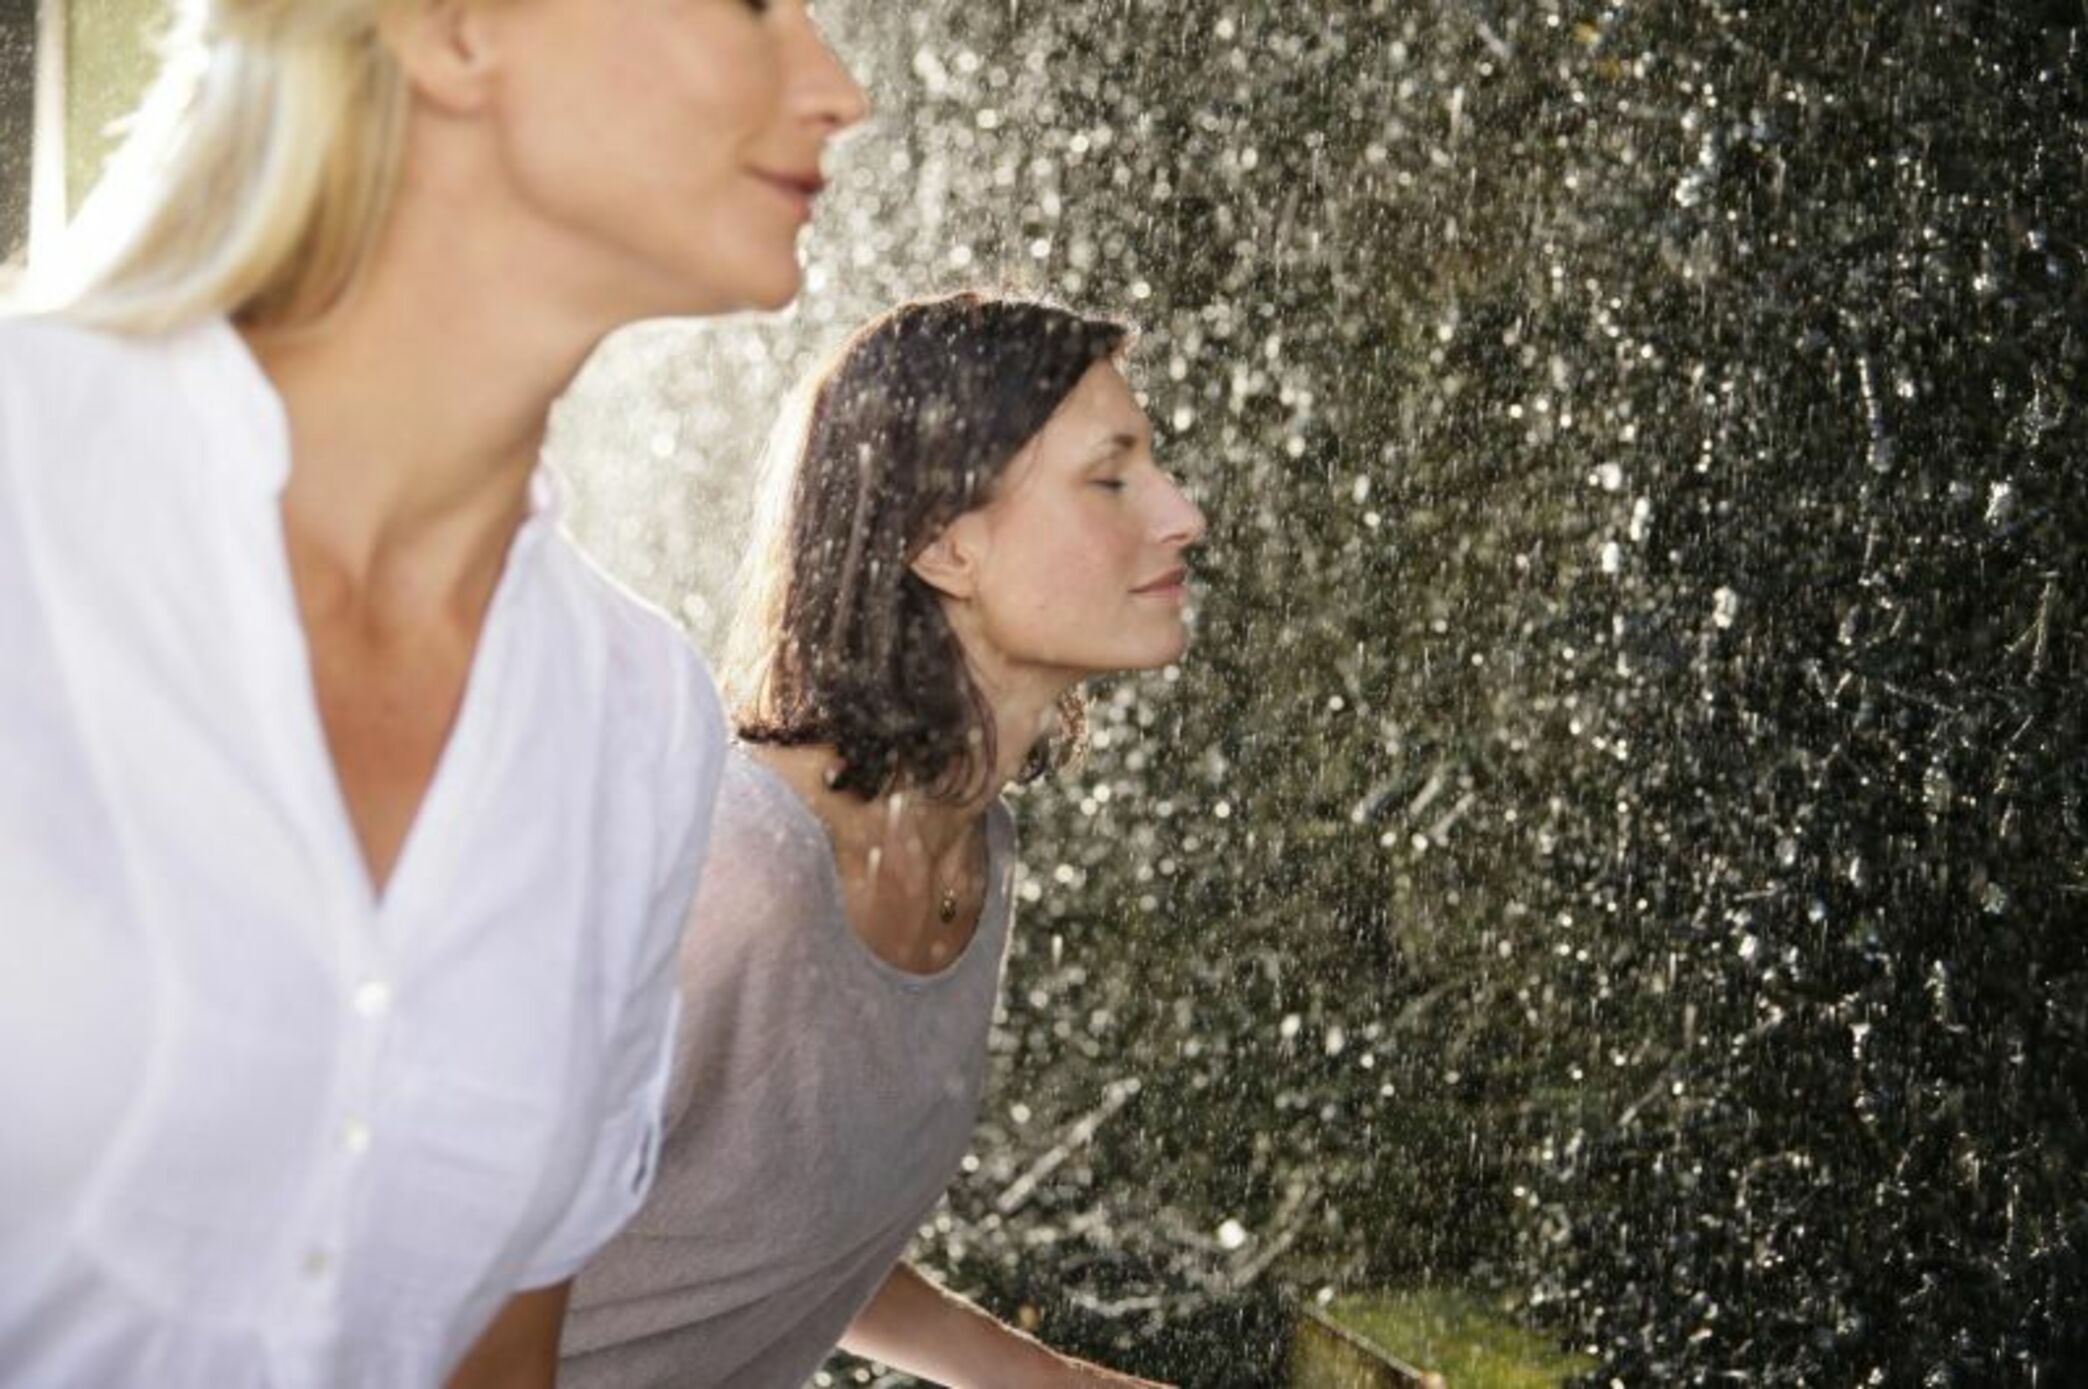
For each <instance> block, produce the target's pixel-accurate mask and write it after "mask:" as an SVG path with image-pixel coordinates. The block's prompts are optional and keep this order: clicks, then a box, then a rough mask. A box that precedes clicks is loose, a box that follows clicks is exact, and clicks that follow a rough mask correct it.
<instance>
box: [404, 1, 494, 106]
mask: <svg viewBox="0 0 2088 1389" xmlns="http://www.w3.org/2000/svg"><path fill="white" fill-rule="evenodd" d="M491 29H492V14H491V11H490V9H489V7H488V6H486V5H483V4H476V3H473V0H421V3H418V4H412V5H393V6H387V7H386V9H385V11H384V15H383V18H382V19H380V20H379V21H378V33H379V35H380V37H381V38H382V39H383V41H384V46H385V47H386V48H387V49H389V50H391V55H392V58H393V59H394V60H395V61H396V62H397V63H398V65H399V68H400V70H401V71H403V72H404V73H405V74H406V84H407V86H408V87H410V88H412V90H413V92H414V94H415V95H416V96H418V97H419V98H420V99H421V100H423V101H425V102H427V103H429V104H430V105H432V106H435V107H436V108H437V109H439V110H443V111H447V112H449V113H451V114H453V115H469V114H471V113H473V112H476V111H479V110H481V109H483V108H484V106H485V104H486V102H487V101H488V100H489V98H490V96H491V94H492V90H493V73H494V67H495V63H494V56H493V55H494V45H493V41H492V32H491Z"/></svg>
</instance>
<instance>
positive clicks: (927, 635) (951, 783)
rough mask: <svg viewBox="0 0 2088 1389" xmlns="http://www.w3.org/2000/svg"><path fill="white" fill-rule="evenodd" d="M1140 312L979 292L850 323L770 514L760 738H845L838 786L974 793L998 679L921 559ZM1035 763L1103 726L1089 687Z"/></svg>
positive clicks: (746, 616) (1041, 764)
mask: <svg viewBox="0 0 2088 1389" xmlns="http://www.w3.org/2000/svg"><path fill="white" fill-rule="evenodd" d="M1130 337H1131V330H1130V329H1129V328H1128V327H1127V326H1125V325H1124V324H1121V323H1117V322H1113V321H1110V320H1106V319H1099V318H1088V317H1085V316H1083V315H1080V314H1077V313H1073V312H1071V311H1069V310H1066V309H1062V308H1058V307H1056V306H1054V305H1051V304H1045V303H1038V302H1034V301H1030V300H1023V299H1010V298H998V297H991V296H987V295H982V294H978V293H974V292H966V293H961V294H954V295H950V296H948V297H946V298H939V299H924V300H915V301H912V302H909V303H906V304H901V305H900V306H899V307H897V308H895V309H893V310H891V311H890V312H888V313H886V314H884V315H882V316H880V317H878V318H876V319H873V320H872V321H871V322H869V323H868V324H865V325H864V326H863V327H862V328H860V329H858V330H857V331H856V332H855V334H854V335H853V336H851V337H850V338H849V340H848V341H847V343H845V344H844V345H843V346H842V348H841V350H840V351H839V352H838V353H837V354H836V355H835V357H834V358H833V360H832V361H831V362H829V363H828V364H827V366H826V367H825V369H824V370H822V371H821V372H820V373H819V374H818V375H817V376H816V377H815V378H814V379H813V382H812V389H811V394H810V399H809V402H808V403H807V404H806V406H805V407H804V409H803V412H802V415H801V416H800V417H799V420H800V421H801V424H802V430H803V435H802V440H801V442H799V443H797V444H796V446H795V447H784V448H779V449H778V451H777V452H776V453H775V455H774V456H772V458H771V460H770V466H771V467H774V468H780V469H782V470H783V471H782V473H781V474H780V475H778V476H774V477H772V478H771V479H770V490H769V493H768V497H767V500H766V504H765V506H764V508H763V511H764V513H765V514H763V515H762V516H760V517H758V518H757V522H756V549H755V550H754V552H753V556H752V561H751V567H750V572H749V574H748V575H747V582H746V583H745V584H744V585H743V592H744V594H745V602H744V606H743V607H742V609H741V611H740V614H739V617H738V620H737V621H736V623H735V624H734V631H733V634H732V641H731V648H732V656H731V658H730V660H729V662H728V666H729V669H728V683H729V684H730V685H731V687H732V690H731V697H732V699H733V718H734V722H735V723H736V724H737V726H738V728H739V733H740V736H741V737H742V738H745V739H747V740H749V741H750V742H759V743H778V744H785V745H805V744H827V745H831V746H832V747H833V748H834V749H835V750H836V752H838V753H839V754H840V761H841V766H840V770H839V772H838V774H837V775H836V776H835V777H834V778H833V780H832V785H833V786H834V787H835V788H836V789H837V790H846V791H850V792H853V793H854V794H856V795H858V796H861V797H863V798H864V799H865V800H868V799H872V798H874V797H877V796H880V795H883V794H885V793H886V792H888V791H890V790H892V789H894V788H896V787H902V786H918V787H922V788H925V789H926V790H927V791H928V792H929V793H930V794H931V795H937V796H945V797H961V796H964V795H967V794H971V793H972V792H974V791H975V790H976V789H978V788H979V787H980V786H981V784H982V782H983V780H984V779H985V778H986V777H987V776H988V775H990V772H991V768H992V766H993V764H994V760H995V757H996V751H995V748H994V724H993V719H992V717H991V712H990V710H989V709H988V707H987V704H986V700H985V696H984V695H983V694H982V693H981V692H980V690H979V687H978V684H977V682H976V681H975V680H974V679H973V677H972V672H971V670H970V668H969V667H968V666H967V665H966V663H965V657H964V651H963V649H962V647H961V645H960V644H959V642H958V640H957V636H956V633H955V632H953V631H952V630H951V629H950V625H949V623H948V621H947V620H946V619H945V618H944V616H943V610H942V600H941V598H940V597H939V595H938V594H937V593H936V592H935V590H934V589H932V588H931V587H929V585H927V584H926V583H924V582H923V581H922V580H921V579H920V578H919V577H918V576H917V575H915V574H914V572H913V570H912V568H911V564H912V561H913V560H914V558H915V557H916V556H917V555H918V554H919V553H920V551H921V550H922V548H923V547H925V546H926V545H927V544H928V543H929V542H930V541H931V540H933V539H934V538H935V537H936V536H937V535H938V534H939V533H940V532H941V531H942V529H943V527H945V526H947V525H949V524H950V522H952V521H954V520H955V519H956V518H957V517H959V516H961V515H963V514H964V513H965V512H967V511H970V510H972V509H973V508H974V507H977V506H980V505H982V504H983V503H984V502H986V501H987V500H988V499H989V498H990V497H991V496H992V494H993V490H994V487H995V485H996V484H997V483H998V482H999V481H1000V478H1001V476H1002V474H1003V473H1004V472H1005V471H1006V469H1007V466H1008V464H1009V463H1010V462H1011V461H1012V460H1013V459H1014V458H1015V456H1016V455H1017V454H1018V453H1020V452H1021V450H1022V447H1023V445H1025V444H1027V443H1028V442H1029V441H1030V440H1031V439H1032V438H1034V437H1035V436H1036V435H1037V433H1038V431H1040V430H1041V429H1043V427H1044V424H1045V422H1046V421H1047V420H1049V419H1050V418H1051V416H1052V414H1053V413H1054V412H1055V411H1056V410H1057V409H1058V407H1059V405H1060V404H1061V403H1062V402H1063V401H1064V400H1065V399H1066V397H1067V396H1068V395H1069V394H1071V393H1072V390H1073V388H1074V386H1075V385H1076V384H1077V383H1078V382H1079V381H1080V379H1081V377H1082V376H1084V375H1086V374H1087V371H1088V369H1089V368H1090V367H1092V366H1094V365H1095V364H1096V363H1098V362H1105V361H1110V360H1113V359H1114V358H1115V357H1116V356H1117V355H1118V354H1120V353H1121V352H1122V351H1123V350H1124V348H1125V346H1126V344H1127V343H1128V342H1129V341H1130ZM1059 714H1060V718H1059V725H1060V726H1059V728H1058V730H1057V731H1056V733H1054V734H1052V735H1050V736H1047V737H1045V738H1043V739H1041V740H1040V741H1039V743H1038V745H1037V747H1035V748H1033V749H1032V750H1031V755H1030V759H1029V761H1028V763H1027V764H1026V765H1025V767H1024V768H1023V772H1022V779H1023V780H1029V779H1031V778H1033V777H1036V776H1039V775H1041V774H1043V773H1044V772H1046V771H1048V770H1050V769H1052V768H1053V767H1056V766H1058V765H1060V764H1061V763H1062V762H1063V761H1065V760H1066V759H1067V758H1068V757H1070V756H1071V755H1073V753H1074V752H1075V751H1076V750H1077V749H1078V747H1079V746H1080V744H1081V743H1082V741H1083V739H1084V737H1085V733H1086V710H1085V704H1084V702H1083V699H1082V696H1081V695H1080V693H1079V692H1078V691H1073V692H1069V695H1068V697H1067V698H1066V699H1064V700H1062V701H1061V703H1060V710H1059Z"/></svg>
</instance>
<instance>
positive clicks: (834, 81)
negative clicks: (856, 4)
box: [798, 14, 870, 136]
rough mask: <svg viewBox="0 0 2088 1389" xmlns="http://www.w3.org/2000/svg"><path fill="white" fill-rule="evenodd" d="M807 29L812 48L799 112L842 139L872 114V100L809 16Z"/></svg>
mask: <svg viewBox="0 0 2088 1389" xmlns="http://www.w3.org/2000/svg"><path fill="white" fill-rule="evenodd" d="M805 25H806V34H807V36H808V38H809V44H808V45H807V49H806V52H805V57H804V68H803V70H802V73H801V76H800V78H799V82H798V93H799V109H800V110H802V111H803V112H804V113H805V115H806V116H808V117H809V118H811V119H813V120H815V121H818V122H819V123H821V124H823V125H825V126H826V127H827V133H828V134H829V135H830V136H831V135H838V134H840V133H841V132H842V131H844V130H846V129H848V128H849V127H850V126H852V125H859V124H861V123H862V121H863V118H864V117H866V116H868V115H869V114H870V96H869V94H868V93H867V92H865V91H864V90H863V84H862V83H860V82H858V81H856V79H855V74H854V73H852V72H850V71H849V70H848V65H847V64H846V63H844V62H842V61H841V56H840V55H839V54H837V53H836V52H834V48H833V45H832V44H830V43H828V42H827V39H826V35H825V34H823V33H822V32H820V29H819V26H818V23H817V22H816V21H815V20H813V19H812V18H811V16H810V15H809V14H808V15H807V16H806V17H805Z"/></svg>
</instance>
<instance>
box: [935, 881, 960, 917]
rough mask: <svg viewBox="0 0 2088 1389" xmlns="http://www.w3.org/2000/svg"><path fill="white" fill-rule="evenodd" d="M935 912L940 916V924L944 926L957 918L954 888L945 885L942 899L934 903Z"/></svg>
mask: <svg viewBox="0 0 2088 1389" xmlns="http://www.w3.org/2000/svg"><path fill="white" fill-rule="evenodd" d="M935 914H936V915H937V916H938V917H940V918H942V924H943V925H945V926H947V925H949V924H950V923H951V922H953V921H955V920H956V919H957V893H956V891H955V889H953V888H947V887H946V888H944V889H943V890H942V900H941V901H939V902H937V903H936V904H935Z"/></svg>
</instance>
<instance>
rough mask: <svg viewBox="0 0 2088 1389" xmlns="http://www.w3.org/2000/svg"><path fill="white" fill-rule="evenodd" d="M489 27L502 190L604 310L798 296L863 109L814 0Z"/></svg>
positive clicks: (712, 0) (688, 5)
mask: <svg viewBox="0 0 2088 1389" xmlns="http://www.w3.org/2000/svg"><path fill="white" fill-rule="evenodd" d="M481 19H482V22H483V23H484V25H485V26H486V29H485V30H484V32H486V33H487V35H488V37H489V39H490V41H491V43H492V45H493V53H494V60H495V71H496V89H495V91H494V94H493V96H492V116H493V119H494V121H495V138H496V141H497V144H498V152H497V158H498V160H499V163H500V166H501V168H500V173H501V176H502V180H503V182H504V184H505V186H506V187H507V188H508V189H509V190H510V191H511V192H512V194H513V196H514V198H515V199H516V201H517V202H518V203H520V204H521V206H522V208H523V209H524V211H525V213H526V214H527V215H529V216H530V218H531V220H532V222H534V223H535V224H536V225H537V226H538V227H540V228H541V229H542V231H543V232H544V234H545V235H546V236H547V237H548V238H549V239H550V240H551V241H552V242H554V243H555V245H554V247H553V249H554V251H555V252H562V251H566V250H569V251H570V252H571V254H572V255H573V256H574V257H575V259H574V260H573V261H572V262H571V264H574V265H576V266H579V267H581V269H582V274H581V277H580V278H581V281H582V283H585V284H589V285H592V286H595V287H597V288H598V289H599V291H600V293H601V294H602V295H603V296H604V297H605V298H607V299H608V300H610V301H611V302H610V303H609V304H608V305H607V307H609V308H610V309H611V310H612V311H615V312H620V313H625V314H628V315H630V316H642V315H650V314H696V313H721V312H730V311H732V310H736V309H765V308H777V307H780V306H782V305H783V304H786V303H788V302H789V301H790V299H791V298H793V297H794V296H795V295H796V293H797V291H798V287H799V283H800V271H799V266H798V259H797V237H798V233H799V232H800V231H802V230H803V228H804V226H805V224H806V223H807V222H808V221H809V220H810V218H811V216H812V208H813V203H814V200H815V199H816V196H817V190H818V188H819V185H820V182H821V174H820V160H821V155H822V153H823V152H824V150H825V148H826V146H827V144H828V142H829V141H830V140H832V139H833V137H834V136H835V135H837V134H839V133H840V132H841V131H842V130H844V129H846V128H847V127H849V126H851V125H853V124H855V123H856V122H857V121H859V120H861V119H862V117H863V115H864V113H865V101H864V97H863V92H862V89H861V88H859V87H858V86H857V85H856V83H855V80H854V79H853V78H852V77H851V76H850V75H849V74H848V72H847V70H846V69H845V68H843V67H842V65H841V63H840V62H839V60H838V59H837V58H836V57H835V56H834V54H833V52H832V50H830V49H829V48H828V47H827V45H826V42H825V40H824V39H823V38H822V37H821V35H820V33H819V31H818V29H817V28H816V27H815V25H814V23H813V20H812V15H811V12H810V10H809V8H808V5H807V3H806V0H507V3H502V4H497V5H490V6H488V7H487V8H486V10H485V11H484V13H483V14H482V16H481ZM626 301H628V302H626Z"/></svg>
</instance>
